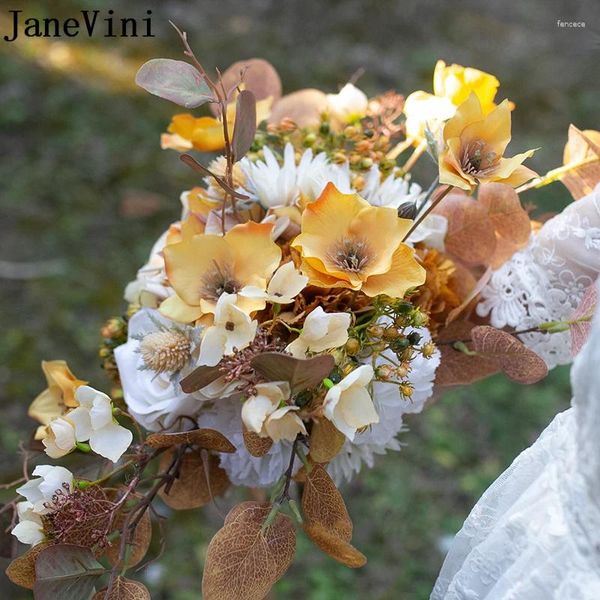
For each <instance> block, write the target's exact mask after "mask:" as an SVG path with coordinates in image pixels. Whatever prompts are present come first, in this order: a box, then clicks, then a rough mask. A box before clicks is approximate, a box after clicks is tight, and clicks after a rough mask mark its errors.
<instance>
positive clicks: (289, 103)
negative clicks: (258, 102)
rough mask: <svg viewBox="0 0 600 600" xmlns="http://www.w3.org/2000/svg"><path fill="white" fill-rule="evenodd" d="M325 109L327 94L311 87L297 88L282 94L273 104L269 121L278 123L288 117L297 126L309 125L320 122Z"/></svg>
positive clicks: (274, 123)
mask: <svg viewBox="0 0 600 600" xmlns="http://www.w3.org/2000/svg"><path fill="white" fill-rule="evenodd" d="M326 110H327V96H326V95H325V94H324V93H323V92H322V91H321V90H316V89H312V88H308V89H304V90H298V91H297V92H292V93H291V94H288V95H287V96H284V97H283V98H281V100H279V102H277V103H276V104H275V106H273V109H272V110H271V116H270V117H269V123H271V124H273V125H278V124H279V123H281V121H283V119H290V120H291V121H293V122H294V123H296V125H298V127H311V126H314V125H318V124H319V123H320V122H321V114H322V113H324V112H325V111H326Z"/></svg>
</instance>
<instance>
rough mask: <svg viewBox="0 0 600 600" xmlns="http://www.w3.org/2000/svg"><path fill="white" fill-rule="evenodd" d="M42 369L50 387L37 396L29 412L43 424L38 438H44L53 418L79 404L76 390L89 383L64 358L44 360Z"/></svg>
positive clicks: (37, 433) (37, 435)
mask: <svg viewBox="0 0 600 600" xmlns="http://www.w3.org/2000/svg"><path fill="white" fill-rule="evenodd" d="M42 370H43V371H44V375H45V376H46V382H47V384H48V387H47V388H46V389H45V390H44V391H43V392H42V393H41V394H39V395H38V396H37V397H36V398H35V400H34V401H33V402H32V403H31V405H30V406H29V410H28V412H27V414H28V415H29V416H30V417H31V418H32V419H35V420H36V421H38V422H39V423H41V424H42V427H39V428H38V431H37V432H36V436H35V439H37V440H39V439H42V437H43V436H44V430H45V426H46V425H48V424H49V423H50V422H51V421H52V420H53V419H55V418H57V417H60V416H61V415H62V414H64V413H65V412H66V410H67V409H68V408H75V407H76V406H79V403H78V402H77V400H76V399H75V390H76V389H77V388H78V387H80V386H82V385H85V384H86V383H87V381H83V380H81V379H77V377H75V375H73V373H72V372H71V369H69V367H68V366H67V363H66V362H65V361H64V360H43V361H42Z"/></svg>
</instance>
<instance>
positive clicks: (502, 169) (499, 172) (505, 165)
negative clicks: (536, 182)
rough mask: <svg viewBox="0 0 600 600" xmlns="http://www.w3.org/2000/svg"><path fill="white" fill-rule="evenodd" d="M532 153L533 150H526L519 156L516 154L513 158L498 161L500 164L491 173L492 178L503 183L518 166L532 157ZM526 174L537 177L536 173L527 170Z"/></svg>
mask: <svg viewBox="0 0 600 600" xmlns="http://www.w3.org/2000/svg"><path fill="white" fill-rule="evenodd" d="M534 152H535V150H528V151H527V152H522V153H521V154H516V155H515V156H513V157H511V158H502V159H500V163H499V164H498V166H497V167H496V168H495V169H494V172H493V173H492V177H493V178H494V179H497V180H499V179H501V180H502V181H503V183H504V180H505V179H508V178H509V177H510V176H511V175H512V174H513V173H514V171H516V170H517V168H518V167H519V166H521V163H522V162H523V161H524V160H526V159H527V158H529V157H530V156H532V155H533V153H534ZM527 173H533V176H534V177H535V176H536V175H537V173H535V172H534V171H532V170H531V169H527ZM525 174H526V173H525V172H523V174H522V176H525ZM529 179H531V177H529ZM482 181H483V178H482ZM525 181H527V180H525ZM521 183H522V182H521Z"/></svg>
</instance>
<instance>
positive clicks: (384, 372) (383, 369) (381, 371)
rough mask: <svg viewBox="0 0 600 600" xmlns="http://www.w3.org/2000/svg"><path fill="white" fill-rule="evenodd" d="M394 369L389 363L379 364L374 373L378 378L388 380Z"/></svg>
mask: <svg viewBox="0 0 600 600" xmlns="http://www.w3.org/2000/svg"><path fill="white" fill-rule="evenodd" d="M394 371H395V369H394V368H393V367H391V366H390V365H381V366H379V367H377V369H376V371H375V375H376V377H377V378H378V379H381V380H383V381H388V380H390V379H391V378H392V377H393V376H394Z"/></svg>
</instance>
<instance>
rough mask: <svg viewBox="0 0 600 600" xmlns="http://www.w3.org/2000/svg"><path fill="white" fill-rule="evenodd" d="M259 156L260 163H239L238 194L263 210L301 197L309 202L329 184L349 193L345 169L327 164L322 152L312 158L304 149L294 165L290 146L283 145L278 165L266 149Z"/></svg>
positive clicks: (294, 158) (289, 202)
mask: <svg viewBox="0 0 600 600" xmlns="http://www.w3.org/2000/svg"><path fill="white" fill-rule="evenodd" d="M263 154H264V161H260V160H259V161H256V162H252V161H251V160H249V159H248V158H243V159H242V160H241V161H240V166H241V168H242V171H243V172H244V175H245V177H246V183H245V185H244V187H241V188H240V191H241V192H243V193H247V194H248V195H249V196H250V197H251V198H252V199H253V200H256V201H258V202H260V204H261V205H262V206H263V207H264V208H267V209H268V208H273V207H276V206H291V205H293V204H294V203H295V202H296V201H297V200H298V199H299V198H300V196H301V195H302V196H304V197H305V198H306V199H307V200H309V201H311V200H316V199H317V198H318V197H319V195H320V194H321V192H322V191H323V189H324V188H325V186H326V185H327V184H328V183H329V182H333V183H334V184H335V185H336V187H337V188H338V189H339V190H340V191H341V192H343V193H351V191H352V187H351V185H350V173H349V170H348V169H344V168H342V167H339V166H338V165H333V164H331V163H330V162H329V160H328V158H327V155H326V154H324V153H321V154H317V155H316V156H313V152H312V150H306V151H305V152H304V153H303V155H302V157H301V159H300V162H299V163H298V164H296V157H295V150H294V147H293V146H292V145H291V144H286V146H285V149H284V153H283V164H281V165H280V164H279V162H278V160H277V158H276V157H275V155H274V154H273V152H272V150H271V149H270V148H268V147H267V146H265V147H264V148H263Z"/></svg>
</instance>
